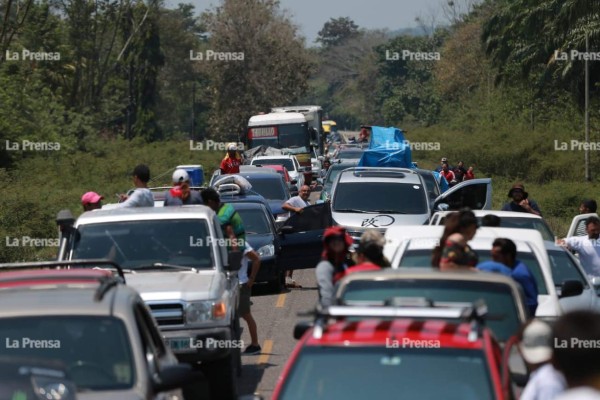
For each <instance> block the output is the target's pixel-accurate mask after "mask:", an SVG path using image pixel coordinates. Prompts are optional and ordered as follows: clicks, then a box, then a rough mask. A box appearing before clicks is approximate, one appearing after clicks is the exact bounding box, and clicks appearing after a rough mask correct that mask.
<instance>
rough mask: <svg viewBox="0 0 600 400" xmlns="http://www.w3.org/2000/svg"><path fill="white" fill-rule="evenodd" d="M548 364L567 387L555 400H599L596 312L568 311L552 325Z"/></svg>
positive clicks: (599, 336)
mask: <svg viewBox="0 0 600 400" xmlns="http://www.w3.org/2000/svg"><path fill="white" fill-rule="evenodd" d="M553 331H554V335H553V336H554V338H553V339H554V341H553V342H554V351H553V355H552V364H553V365H554V366H555V367H556V369H557V370H559V371H561V372H562V373H563V375H564V377H565V379H566V381H567V386H568V387H569V389H568V390H567V391H565V392H564V393H562V394H561V395H559V396H558V397H556V399H555V400H600V363H599V362H598V360H599V359H600V346H599V344H600V314H598V313H596V312H592V311H587V310H579V311H572V312H570V313H567V314H564V315H563V316H561V317H560V318H559V319H558V320H557V321H556V323H555V324H554V328H553Z"/></svg>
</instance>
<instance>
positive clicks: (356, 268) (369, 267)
mask: <svg viewBox="0 0 600 400" xmlns="http://www.w3.org/2000/svg"><path fill="white" fill-rule="evenodd" d="M379 270H381V267H380V266H379V265H377V264H373V263H372V262H368V261H367V262H364V263H362V264H357V265H353V266H352V267H350V268H348V269H346V270H345V271H344V272H338V273H337V274H335V275H334V276H333V283H334V284H335V283H336V282H337V281H339V280H340V279H342V278H343V277H344V276H346V275H349V274H352V273H354V272H363V271H379Z"/></svg>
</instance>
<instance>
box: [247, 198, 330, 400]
mask: <svg viewBox="0 0 600 400" xmlns="http://www.w3.org/2000/svg"><path fill="white" fill-rule="evenodd" d="M320 195H321V193H320V192H313V193H311V196H310V201H311V203H313V202H314V201H315V200H317V199H319V197H320ZM294 280H296V282H297V283H298V284H300V285H301V286H302V288H301V289H300V288H298V289H286V290H285V291H284V292H282V293H280V294H273V293H269V292H268V291H267V290H266V287H265V286H264V285H260V284H257V285H256V286H255V287H254V288H253V291H252V303H254V304H253V305H252V315H253V316H254V319H255V320H256V324H257V326H258V340H259V341H260V346H261V347H262V350H263V351H262V354H260V355H256V356H242V363H243V369H242V377H241V379H240V380H239V382H238V389H239V394H240V395H248V394H253V393H257V394H259V395H261V396H262V397H263V398H264V399H265V400H266V399H270V398H271V395H272V393H273V390H274V389H275V385H276V384H277V378H278V377H279V375H280V374H281V371H282V370H283V367H284V365H285V362H286V361H287V359H288V357H289V356H290V354H291V353H292V350H293V349H294V346H295V345H296V340H295V339H294V337H293V332H294V325H296V322H298V321H301V320H303V319H305V318H304V317H298V316H297V314H298V313H299V312H303V311H307V310H309V309H311V308H314V306H315V305H316V303H317V299H318V296H319V294H318V292H317V281H316V278H315V269H314V266H312V268H308V269H304V270H297V271H294ZM240 323H241V326H242V340H243V341H244V344H249V343H250V335H249V334H248V329H247V326H246V322H245V321H244V320H242V319H240Z"/></svg>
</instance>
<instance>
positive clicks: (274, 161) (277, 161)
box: [252, 158, 296, 171]
mask: <svg viewBox="0 0 600 400" xmlns="http://www.w3.org/2000/svg"><path fill="white" fill-rule="evenodd" d="M252 165H283V166H284V167H286V168H287V170H288V171H295V170H296V168H294V162H293V161H292V159H291V158H270V159H266V160H265V159H263V160H260V159H259V160H252Z"/></svg>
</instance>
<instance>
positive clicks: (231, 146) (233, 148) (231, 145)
mask: <svg viewBox="0 0 600 400" xmlns="http://www.w3.org/2000/svg"><path fill="white" fill-rule="evenodd" d="M237 149H238V148H237V145H236V144H235V143H229V144H228V145H227V151H237Z"/></svg>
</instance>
